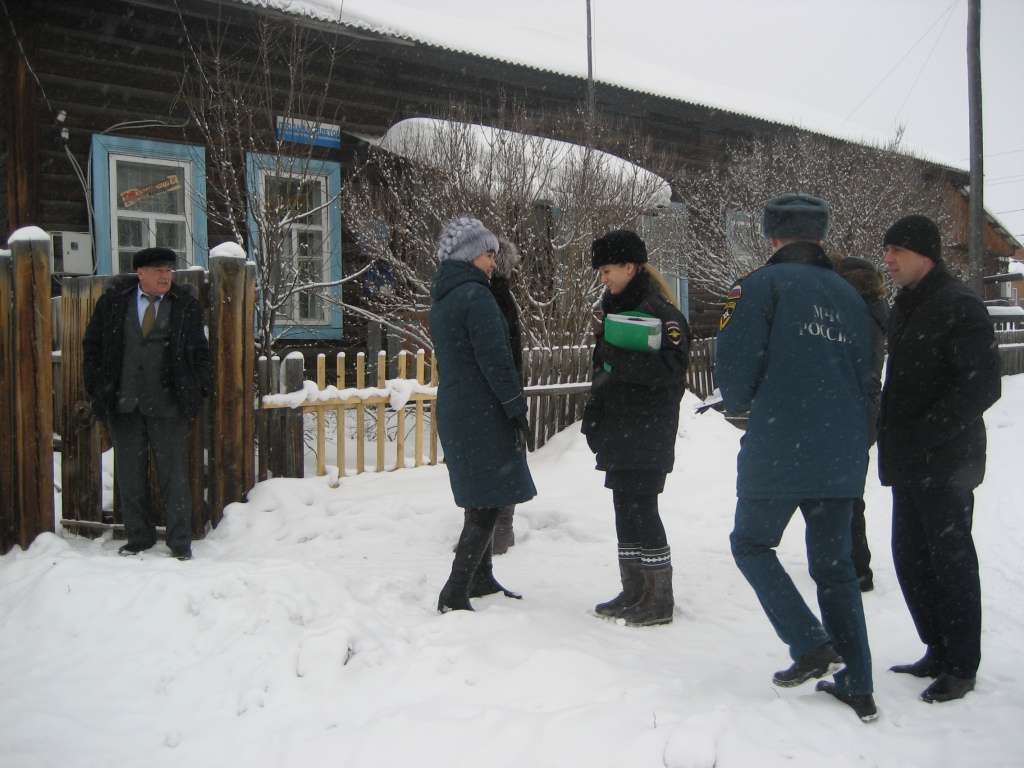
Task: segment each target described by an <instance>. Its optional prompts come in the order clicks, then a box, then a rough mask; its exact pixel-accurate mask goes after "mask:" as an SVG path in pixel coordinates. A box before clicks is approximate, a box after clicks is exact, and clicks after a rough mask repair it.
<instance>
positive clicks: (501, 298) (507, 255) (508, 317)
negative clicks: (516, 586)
mask: <svg viewBox="0 0 1024 768" xmlns="http://www.w3.org/2000/svg"><path fill="white" fill-rule="evenodd" d="M498 243H499V245H500V248H499V249H498V253H497V255H496V256H495V257H494V261H495V262H496V263H497V265H498V266H497V269H495V270H494V274H493V275H491V294H492V295H493V296H494V300H495V301H496V302H498V309H500V310H501V314H502V315H503V316H504V318H505V322H506V323H508V342H509V346H511V347H512V362H513V363H514V364H515V366H516V371H517V372H518V373H519V380H520V381H522V379H523V339H522V332H521V330H520V325H519V305H518V304H516V299H515V296H513V295H512V285H511V280H512V273H513V272H515V270H516V267H517V266H519V251H518V249H517V248H516V246H515V243H513V242H511V241H510V240H508V239H506V238H504V237H499V238H498ZM515 512H516V505H515V504H509V505H508V506H505V507H502V508H501V512H499V513H498V520H497V522H495V524H494V541H493V543H492V547H493V553H494V554H495V555H503V554H505V553H506V552H508V548H509V547H512V546H515V543H516V534H515V531H514V530H513V529H512V519H513V517H514V516H515Z"/></svg>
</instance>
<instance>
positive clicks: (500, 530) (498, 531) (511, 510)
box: [492, 504, 516, 555]
mask: <svg viewBox="0 0 1024 768" xmlns="http://www.w3.org/2000/svg"><path fill="white" fill-rule="evenodd" d="M515 511H516V505H515V504H512V505H511V506H508V507H502V508H501V512H500V513H499V514H498V520H497V522H496V523H495V524H494V543H493V544H492V548H493V551H494V554H496V555H504V554H505V553H506V552H508V548H509V547H514V546H515V544H516V534H515V531H513V530H512V518H513V516H514V515H515Z"/></svg>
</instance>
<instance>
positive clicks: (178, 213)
mask: <svg viewBox="0 0 1024 768" xmlns="http://www.w3.org/2000/svg"><path fill="white" fill-rule="evenodd" d="M92 154H93V179H92V180H93V192H92V194H93V211H94V215H95V219H96V231H95V239H96V270H97V273H98V274H102V275H110V274H118V273H121V272H131V271H132V269H131V257H132V254H134V253H135V252H136V251H138V250H140V249H142V248H149V247H153V246H162V247H166V248H170V249H171V250H173V251H175V252H176V253H177V254H178V267H179V268H185V267H190V266H194V265H198V266H202V267H206V266H208V265H209V248H208V245H207V232H206V228H207V222H206V150H205V149H204V148H203V147H196V146H192V145H188V144H170V143H167V142H163V141H149V140H144V139H130V138H124V137H120V136H104V135H99V134H96V135H94V136H93V137H92Z"/></svg>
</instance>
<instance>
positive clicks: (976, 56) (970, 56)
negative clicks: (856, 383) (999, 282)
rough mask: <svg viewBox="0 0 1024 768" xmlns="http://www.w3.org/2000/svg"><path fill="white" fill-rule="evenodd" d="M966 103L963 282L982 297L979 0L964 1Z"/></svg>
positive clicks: (983, 243) (983, 252)
mask: <svg viewBox="0 0 1024 768" xmlns="http://www.w3.org/2000/svg"><path fill="white" fill-rule="evenodd" d="M967 103H968V115H969V118H968V119H969V122H970V131H971V132H970V141H971V182H970V183H971V194H970V197H969V198H968V199H969V201H970V230H971V236H970V246H969V251H968V269H967V282H968V284H969V285H970V286H971V288H973V289H974V290H975V291H976V292H977V294H978V295H979V296H981V297H982V298H984V296H985V294H984V290H985V288H984V284H983V283H982V276H983V275H984V272H985V262H984V259H985V241H984V236H983V235H984V228H983V227H984V220H985V195H984V187H985V167H984V159H983V157H984V152H983V141H982V121H981V0H968V4H967Z"/></svg>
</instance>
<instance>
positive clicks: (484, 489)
mask: <svg viewBox="0 0 1024 768" xmlns="http://www.w3.org/2000/svg"><path fill="white" fill-rule="evenodd" d="M430 295H431V296H432V297H433V299H434V306H433V307H431V310H430V332H431V336H432V338H433V341H434V353H435V355H436V356H437V361H438V365H439V372H440V380H439V383H438V389H437V431H438V435H439V436H440V438H441V447H442V448H443V449H444V457H445V463H446V464H447V465H448V474H449V475H450V478H451V485H452V494H453V495H454V496H455V503H456V504H458V505H459V506H460V507H463V508H465V509H473V508H496V507H504V506H508V505H510V504H518V503H520V502H524V501H528V500H530V499H532V498H533V497H534V496H536V495H537V489H536V487H535V486H534V484H533V478H532V477H531V476H530V468H529V467H528V466H527V463H526V448H525V446H524V445H523V443H522V440H521V439H520V438H519V433H518V431H517V430H516V429H515V427H514V425H513V423H512V421H511V420H512V419H513V418H515V417H516V416H519V415H520V414H524V413H526V411H527V406H526V399H525V397H524V396H523V389H522V386H521V385H520V383H519V374H518V373H517V372H516V368H515V365H513V362H512V349H511V347H510V346H509V341H508V324H507V323H506V322H505V318H504V317H502V314H501V311H500V310H499V309H498V304H497V302H496V301H495V300H494V296H492V295H491V292H490V289H489V288H488V280H487V275H486V274H485V273H484V272H483V270H480V269H478V268H477V267H475V266H473V265H472V264H469V263H466V262H458V261H445V262H442V263H441V266H440V267H439V268H438V270H437V275H436V276H435V277H434V282H433V284H432V285H431V286H430Z"/></svg>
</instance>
